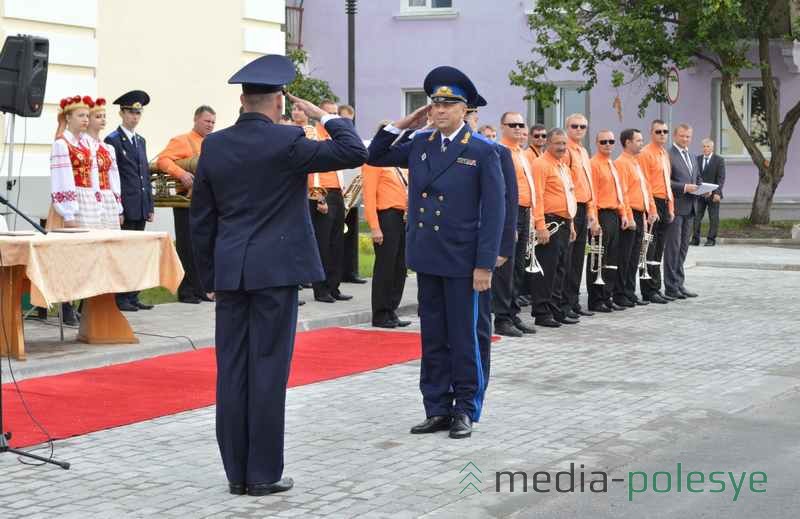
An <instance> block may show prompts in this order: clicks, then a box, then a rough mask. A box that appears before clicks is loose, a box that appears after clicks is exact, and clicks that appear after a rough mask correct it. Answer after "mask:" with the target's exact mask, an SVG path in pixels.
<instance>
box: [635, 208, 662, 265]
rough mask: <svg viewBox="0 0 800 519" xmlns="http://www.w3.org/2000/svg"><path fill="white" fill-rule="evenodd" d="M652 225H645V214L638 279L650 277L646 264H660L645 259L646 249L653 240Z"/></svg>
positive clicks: (659, 263)
mask: <svg viewBox="0 0 800 519" xmlns="http://www.w3.org/2000/svg"><path fill="white" fill-rule="evenodd" d="M650 231H652V227H651V228H648V227H647V215H645V217H644V234H643V235H642V247H641V248H640V249H639V279H651V276H650V273H649V272H648V271H647V266H648V265H658V266H661V262H658V261H647V250H648V249H649V248H650V244H651V243H652V242H653V233H652V232H650Z"/></svg>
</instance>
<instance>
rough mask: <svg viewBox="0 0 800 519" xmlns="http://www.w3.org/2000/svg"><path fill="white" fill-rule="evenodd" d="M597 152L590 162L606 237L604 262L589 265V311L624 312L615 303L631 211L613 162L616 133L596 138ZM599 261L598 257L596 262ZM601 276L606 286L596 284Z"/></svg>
mask: <svg viewBox="0 0 800 519" xmlns="http://www.w3.org/2000/svg"><path fill="white" fill-rule="evenodd" d="M596 143H597V153H596V154H595V156H594V157H592V160H591V165H592V166H591V167H592V184H593V185H594V192H595V195H596V199H595V202H596V207H597V219H598V221H599V222H600V228H601V230H602V235H603V238H602V240H601V243H602V245H603V254H602V262H601V263H600V264H596V265H595V266H594V268H593V267H592V262H591V261H590V262H588V263H587V264H586V286H587V291H588V292H589V310H591V311H592V312H611V311H612V310H618V311H621V310H625V307H624V306H620V305H618V304H616V303H614V301H613V299H612V298H613V295H614V291H615V290H616V287H617V284H618V283H619V261H620V248H619V243H620V242H619V238H620V229H622V230H625V229H627V228H628V208H627V205H626V201H625V194H624V192H623V189H624V187H623V184H622V179H621V178H620V175H619V172H618V171H617V168H616V166H615V165H614V162H613V160H612V159H611V152H612V151H613V150H614V145H615V144H616V139H614V132H612V131H610V130H601V131H599V132H598V133H597V138H596ZM597 259H598V258H595V261H597ZM598 276H600V277H601V279H602V280H603V284H597V281H598Z"/></svg>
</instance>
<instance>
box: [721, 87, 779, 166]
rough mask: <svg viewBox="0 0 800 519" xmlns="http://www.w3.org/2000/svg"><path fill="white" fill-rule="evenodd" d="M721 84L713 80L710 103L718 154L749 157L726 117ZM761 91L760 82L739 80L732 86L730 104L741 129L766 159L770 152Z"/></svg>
mask: <svg viewBox="0 0 800 519" xmlns="http://www.w3.org/2000/svg"><path fill="white" fill-rule="evenodd" d="M721 84H722V83H721V81H719V80H715V81H714V89H713V93H714V99H713V103H712V107H713V111H714V113H713V117H714V134H715V135H716V141H717V152H718V153H719V154H720V155H722V156H724V157H749V154H748V153H747V149H746V148H745V147H744V144H743V143H742V140H741V139H740V138H739V136H738V135H737V134H736V131H735V130H734V129H733V126H731V123H730V121H728V114H727V113H726V112H725V107H724V106H723V105H722V96H721V94H720V87H721ZM763 90H764V89H763V87H762V85H761V81H739V82H737V83H734V85H733V89H732V91H731V97H733V104H734V105H735V106H736V112H737V113H738V114H739V116H740V117H741V118H742V122H743V123H744V127H745V128H746V129H747V131H748V132H749V133H750V135H751V136H752V137H753V140H754V141H755V143H756V145H757V146H758V148H759V149H760V150H761V152H762V153H763V154H764V156H766V157H769V156H771V153H770V149H769V140H768V139H767V115H766V106H765V104H764V92H763Z"/></svg>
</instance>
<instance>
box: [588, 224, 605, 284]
mask: <svg viewBox="0 0 800 519" xmlns="http://www.w3.org/2000/svg"><path fill="white" fill-rule="evenodd" d="M603 253H604V247H603V229H600V233H599V234H597V235H594V234H593V235H591V237H590V238H589V272H592V273H593V274H597V278H596V279H595V281H594V284H595V285H605V284H606V282H605V281H603Z"/></svg>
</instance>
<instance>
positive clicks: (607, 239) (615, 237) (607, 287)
mask: <svg viewBox="0 0 800 519" xmlns="http://www.w3.org/2000/svg"><path fill="white" fill-rule="evenodd" d="M597 217H598V219H599V220H600V228H601V229H603V241H602V243H603V257H602V264H600V265H598V267H599V268H598V269H597V271H596V272H592V261H591V259H590V260H589V261H587V263H586V287H587V291H588V292H589V308H591V307H592V306H594V305H597V304H600V303H610V302H611V298H612V296H613V295H614V290H615V289H616V286H617V277H618V273H619V257H620V255H619V231H620V229H619V215H618V214H617V212H616V211H615V210H613V209H600V210H598V211H597ZM599 275H602V279H603V283H604V284H603V285H597V284H595V282H596V281H597V276H599Z"/></svg>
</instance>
